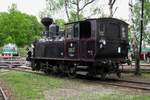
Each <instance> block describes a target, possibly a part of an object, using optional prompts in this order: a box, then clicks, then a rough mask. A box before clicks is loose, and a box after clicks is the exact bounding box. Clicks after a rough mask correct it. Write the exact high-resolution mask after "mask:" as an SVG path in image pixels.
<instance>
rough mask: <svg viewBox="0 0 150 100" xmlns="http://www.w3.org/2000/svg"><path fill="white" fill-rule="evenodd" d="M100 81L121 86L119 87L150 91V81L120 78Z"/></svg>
mask: <svg viewBox="0 0 150 100" xmlns="http://www.w3.org/2000/svg"><path fill="white" fill-rule="evenodd" d="M100 83H103V84H107V85H113V86H119V87H126V88H132V89H140V90H147V91H150V83H148V82H141V81H130V80H120V79H108V80H106V81H101V82H100Z"/></svg>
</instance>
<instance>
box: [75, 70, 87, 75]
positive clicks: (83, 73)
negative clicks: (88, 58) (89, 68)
mask: <svg viewBox="0 0 150 100" xmlns="http://www.w3.org/2000/svg"><path fill="white" fill-rule="evenodd" d="M76 74H79V75H87V74H88V72H85V71H77V72H76Z"/></svg>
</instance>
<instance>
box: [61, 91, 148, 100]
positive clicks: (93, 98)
mask: <svg viewBox="0 0 150 100" xmlns="http://www.w3.org/2000/svg"><path fill="white" fill-rule="evenodd" d="M60 100H150V97H148V96H132V95H124V94H122V95H121V94H109V95H100V94H92V93H91V94H82V95H80V96H78V97H71V98H67V99H66V98H61V99H60Z"/></svg>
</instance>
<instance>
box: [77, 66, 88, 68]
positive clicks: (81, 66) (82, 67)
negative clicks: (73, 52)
mask: <svg viewBox="0 0 150 100" xmlns="http://www.w3.org/2000/svg"><path fill="white" fill-rule="evenodd" d="M77 68H79V69H87V68H88V66H77Z"/></svg>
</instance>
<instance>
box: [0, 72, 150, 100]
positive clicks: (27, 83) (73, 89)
mask: <svg viewBox="0 0 150 100" xmlns="http://www.w3.org/2000/svg"><path fill="white" fill-rule="evenodd" d="M0 81H4V82H5V83H6V86H8V87H9V88H10V89H11V92H12V94H13V95H14V97H15V98H16V100H45V99H46V97H45V95H44V93H45V91H46V92H47V93H48V95H50V97H51V96H54V97H55V98H56V100H150V96H142V93H141V95H134V94H136V93H135V92H133V93H126V92H123V91H120V90H119V89H118V90H116V88H115V89H114V88H112V89H110V87H111V86H110V87H107V88H108V90H107V88H106V89H104V87H103V86H100V85H99V84H94V83H88V82H84V80H78V79H75V80H71V79H69V80H68V79H66V78H59V77H54V76H46V75H43V74H34V73H27V72H18V71H6V72H0ZM99 86H100V87H99ZM101 87H102V88H101ZM131 92H132V91H131ZM66 93H67V94H66ZM63 94H65V95H63ZM50 100H51V99H50Z"/></svg>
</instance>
